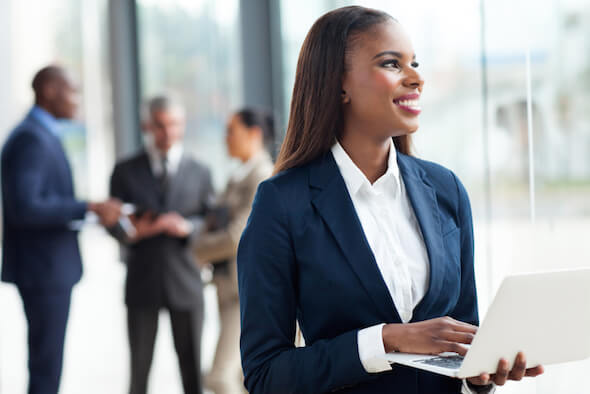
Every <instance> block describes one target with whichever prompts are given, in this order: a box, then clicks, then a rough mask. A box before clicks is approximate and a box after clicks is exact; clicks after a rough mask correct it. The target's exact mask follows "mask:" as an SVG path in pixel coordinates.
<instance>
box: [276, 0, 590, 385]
mask: <svg viewBox="0 0 590 394" xmlns="http://www.w3.org/2000/svg"><path fill="white" fill-rule="evenodd" d="M353 4H357V5H364V6H368V7H374V8H378V9H381V10H384V11H386V12H388V13H390V14H391V15H392V16H394V17H395V18H396V19H398V20H399V21H400V22H401V23H402V24H403V25H404V27H405V28H406V30H408V31H409V33H410V36H411V37H412V40H413V44H414V48H415V51H416V55H417V60H418V61H419V63H420V71H421V73H422V75H423V77H424V79H425V86H424V91H423V94H422V98H421V106H422V109H423V112H422V114H421V121H420V130H419V131H418V132H417V133H416V134H415V137H414V148H415V154H416V155H417V156H418V157H421V158H424V159H427V160H432V161H435V162H438V163H441V164H443V165H445V166H446V167H448V168H450V169H452V170H453V171H454V172H455V173H457V175H458V176H459V177H460V178H461V179H462V181H463V183H464V184H465V186H466V188H467V190H468V192H469V194H470V197H471V203H472V208H473V214H474V226H475V236H476V240H475V241H476V275H477V279H478V291H479V297H480V300H479V301H480V310H481V314H482V316H483V315H484V314H485V311H486V309H487V306H488V305H489V302H490V301H491V298H492V297H493V294H494V293H495V290H496V289H497V287H498V286H499V284H500V282H501V280H502V278H503V277H504V276H505V275H507V274H510V273H514V272H526V271H539V270H553V269H564V268H574V267H579V266H587V265H588V261H590V245H589V244H588V242H586V241H585V237H586V232H587V231H588V229H589V228H590V200H589V199H588V196H589V195H590V127H589V123H590V112H589V111H588V110H587V108H588V107H589V106H590V55H589V54H590V51H589V50H588V49H589V48H588V46H589V45H590V43H589V41H588V40H587V37H588V36H589V34H590V12H589V11H588V7H587V4H585V2H583V1H575V0H543V1H540V2H539V1H537V2H532V1H518V2H515V1H511V0H500V1H496V0H494V1H487V2H483V8H482V7H481V4H482V2H474V1H468V0H452V1H445V2H433V1H427V0H418V1H414V2H411V3H403V2H401V3H400V2H390V1H385V0H374V1H370V0H364V1H357V2H354V3H352V2H348V1H340V0H332V1H329V0H324V1H308V0H303V1H299V2H297V3H296V4H294V3H293V2H291V1H288V0H283V1H282V2H281V6H282V10H281V11H282V15H283V19H282V21H281V22H282V29H283V45H284V48H285V53H284V59H285V61H284V64H285V66H284V67H285V76H286V77H287V78H286V81H285V86H284V88H285V90H286V96H287V97H290V94H291V90H292V87H293V80H294V75H295V66H296V60H297V56H298V52H299V49H300V47H301V44H302V42H303V39H304V37H305V34H306V33H307V31H308V30H309V28H310V27H311V25H312V24H313V22H314V21H315V20H316V19H317V18H318V17H319V16H320V15H322V14H323V13H324V12H326V11H329V10H331V9H333V8H336V7H340V6H345V5H353ZM482 57H483V61H482ZM527 57H528V62H527ZM550 313H551V312H550V311H548V318H550ZM588 365H589V364H588V362H578V363H573V364H571V365H568V366H554V367H549V368H547V373H546V375H545V376H543V377H541V378H540V379H537V380H535V381H525V382H524V383H520V384H508V385H507V387H506V388H504V389H503V390H502V392H506V393H566V392H568V393H569V392H580V390H579V389H578V388H579V384H580V383H581V382H582V379H583V377H584V373H585V372H583V371H585V370H586V369H587V368H588ZM565 369H568V370H569V374H567V375H566V372H565Z"/></svg>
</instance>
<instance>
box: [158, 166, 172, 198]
mask: <svg viewBox="0 0 590 394" xmlns="http://www.w3.org/2000/svg"><path fill="white" fill-rule="evenodd" d="M161 165H162V173H161V174H160V179H159V181H160V201H161V203H162V204H164V202H165V201H166V194H167V193H168V184H169V181H170V179H169V178H170V176H169V174H168V158H167V157H166V156H163V157H162V161H161Z"/></svg>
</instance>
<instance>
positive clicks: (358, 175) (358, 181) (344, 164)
mask: <svg viewBox="0 0 590 394" xmlns="http://www.w3.org/2000/svg"><path fill="white" fill-rule="evenodd" d="M389 141H390V146H389V155H388V158H387V171H385V174H383V175H382V176H381V177H380V178H379V179H377V180H376V181H375V183H374V184H373V185H371V182H369V180H368V179H367V177H366V176H365V174H363V172H362V171H361V170H360V169H359V168H358V167H357V165H356V164H354V162H353V161H352V159H351V158H350V156H349V155H348V153H346V151H345V150H344V148H343V147H342V145H340V142H338V141H336V143H335V144H334V145H333V146H332V155H333V156H334V160H335V161H336V164H337V165H338V169H339V170H340V173H341V174H342V178H344V183H345V184H346V187H347V189H348V191H349V193H350V194H357V193H358V192H359V190H360V189H361V188H362V187H363V186H365V187H368V189H369V190H372V189H374V187H379V186H381V185H382V184H384V183H387V182H388V181H390V180H392V181H393V182H394V183H395V190H396V191H397V190H399V187H400V180H399V168H398V166H397V152H396V150H395V145H394V144H393V140H392V139H390V140H389Z"/></svg>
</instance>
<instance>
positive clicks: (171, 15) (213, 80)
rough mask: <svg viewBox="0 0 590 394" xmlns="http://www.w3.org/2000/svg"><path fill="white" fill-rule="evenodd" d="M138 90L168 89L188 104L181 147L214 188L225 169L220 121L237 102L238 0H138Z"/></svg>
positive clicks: (144, 93)
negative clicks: (209, 175)
mask: <svg viewBox="0 0 590 394" xmlns="http://www.w3.org/2000/svg"><path fill="white" fill-rule="evenodd" d="M137 5H138V17H139V27H138V29H139V48H140V70H141V90H142V96H143V97H144V98H149V97H150V96H153V95H156V94H161V93H163V92H172V93H174V94H177V95H179V96H180V98H181V99H182V100H183V102H184V104H185V106H186V109H187V129H186V136H185V147H186V149H187V150H188V151H190V152H192V153H194V154H195V155H196V156H197V157H198V158H199V159H201V160H202V161H204V162H205V163H207V164H208V165H209V166H210V167H211V170H212V172H213V176H214V181H215V184H216V186H217V188H218V189H219V188H221V187H222V186H223V185H224V183H225V179H226V178H227V174H228V173H229V169H230V168H229V167H230V164H229V158H228V156H227V154H226V151H225V142H224V135H225V123H226V120H227V119H226V118H227V116H228V115H229V114H230V112H231V111H232V110H235V109H237V108H238V107H239V106H240V105H241V103H242V92H241V88H240V86H241V83H240V78H241V75H242V74H241V57H240V46H239V44H240V40H239V35H238V34H239V31H238V30H239V29H238V27H239V24H238V8H239V3H238V0H226V1H223V2H219V1H213V0H202V1H180V0H178V1H174V0H172V1H166V2H161V1H154V0H139V1H138V2H137Z"/></svg>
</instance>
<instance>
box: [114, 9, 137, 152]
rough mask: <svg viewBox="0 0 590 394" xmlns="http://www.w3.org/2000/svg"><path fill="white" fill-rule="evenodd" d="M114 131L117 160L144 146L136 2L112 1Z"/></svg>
mask: <svg viewBox="0 0 590 394" xmlns="http://www.w3.org/2000/svg"><path fill="white" fill-rule="evenodd" d="M108 21H109V32H110V37H109V41H110V64H111V75H112V98H113V100H112V103H113V126H114V127H113V128H114V130H115V152H116V156H117V158H120V157H121V156H125V155H128V154H130V153H131V152H133V151H135V150H136V149H137V148H138V147H139V146H140V141H141V131H140V124H139V97H140V90H139V89H140V87H139V60H138V53H139V51H138V45H137V17H136V4H135V0H109V12H108Z"/></svg>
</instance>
